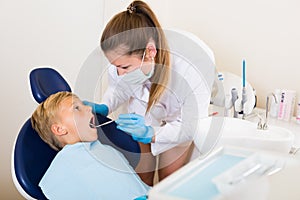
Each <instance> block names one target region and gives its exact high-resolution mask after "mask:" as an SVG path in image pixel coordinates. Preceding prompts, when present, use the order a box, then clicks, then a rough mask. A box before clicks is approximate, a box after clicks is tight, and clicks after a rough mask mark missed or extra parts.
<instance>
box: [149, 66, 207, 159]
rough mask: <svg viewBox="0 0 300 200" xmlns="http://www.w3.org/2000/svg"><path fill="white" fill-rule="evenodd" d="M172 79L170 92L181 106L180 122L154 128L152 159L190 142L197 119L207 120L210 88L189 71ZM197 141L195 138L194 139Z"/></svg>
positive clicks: (197, 125) (195, 130)
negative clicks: (171, 91) (178, 100)
mask: <svg viewBox="0 0 300 200" xmlns="http://www.w3.org/2000/svg"><path fill="white" fill-rule="evenodd" d="M184 67H185V69H186V70H185V71H183V72H182V71H181V72H180V73H178V74H177V77H172V78H173V80H174V78H176V79H175V80H176V82H175V81H174V82H173V83H172V84H173V85H172V89H173V92H174V94H175V95H176V96H177V98H179V99H180V101H181V102H182V103H181V118H180V119H178V120H177V121H172V122H167V123H166V125H165V126H163V127H154V129H155V142H154V143H152V144H151V151H152V153H153V155H158V154H160V153H162V152H164V151H166V150H168V149H170V148H172V147H174V146H176V145H178V144H181V143H184V142H187V141H192V140H193V139H194V137H195V134H196V133H199V130H198V127H199V123H200V121H201V119H203V118H206V117H208V106H209V103H210V96H211V90H210V88H211V86H210V85H209V84H207V83H206V81H205V79H204V78H203V77H202V78H201V77H199V74H197V73H195V70H194V69H193V68H191V67H189V68H188V67H186V66H184ZM198 138H199V136H198Z"/></svg>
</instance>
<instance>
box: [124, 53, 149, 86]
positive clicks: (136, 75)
mask: <svg viewBox="0 0 300 200" xmlns="http://www.w3.org/2000/svg"><path fill="white" fill-rule="evenodd" d="M144 58H145V51H144V54H143V58H142V62H141V65H140V67H139V68H138V69H136V70H134V71H132V72H129V73H127V74H125V75H123V76H122V80H123V81H125V82H126V83H128V84H134V85H139V84H143V83H144V82H145V81H146V80H148V79H149V78H151V76H152V75H153V73H154V66H152V68H151V71H150V72H149V73H148V74H144V72H143V71H142V69H141V68H142V65H143V63H144ZM120 78H121V77H120Z"/></svg>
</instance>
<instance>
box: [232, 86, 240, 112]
mask: <svg viewBox="0 0 300 200" xmlns="http://www.w3.org/2000/svg"><path fill="white" fill-rule="evenodd" d="M238 98H239V97H238V91H237V89H236V88H232V89H231V101H232V105H233V117H234V118H237V117H238V112H237V111H236V107H235V106H234V105H235V102H236V100H237V99H238Z"/></svg>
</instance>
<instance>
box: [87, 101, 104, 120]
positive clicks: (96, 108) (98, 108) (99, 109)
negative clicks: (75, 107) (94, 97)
mask: <svg viewBox="0 0 300 200" xmlns="http://www.w3.org/2000/svg"><path fill="white" fill-rule="evenodd" d="M82 103H83V104H84V105H86V106H91V107H92V111H93V113H96V114H100V115H102V116H105V117H106V116H107V115H108V107H107V105H105V104H96V103H92V102H89V101H82Z"/></svg>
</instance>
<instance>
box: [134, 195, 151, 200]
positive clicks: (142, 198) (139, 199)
mask: <svg viewBox="0 0 300 200" xmlns="http://www.w3.org/2000/svg"><path fill="white" fill-rule="evenodd" d="M147 199H148V196H147V195H144V196H140V197H137V198H135V199H134V200H147Z"/></svg>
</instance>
